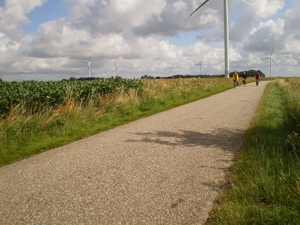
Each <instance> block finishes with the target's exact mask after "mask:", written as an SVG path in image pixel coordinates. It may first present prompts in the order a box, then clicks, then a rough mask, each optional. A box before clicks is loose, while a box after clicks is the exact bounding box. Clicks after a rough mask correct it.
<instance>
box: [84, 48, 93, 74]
mask: <svg viewBox="0 0 300 225" xmlns="http://www.w3.org/2000/svg"><path fill="white" fill-rule="evenodd" d="M92 55H93V53H92V54H91V56H90V58H89V60H88V61H81V62H84V63H86V64H87V66H88V70H89V77H91V58H92Z"/></svg>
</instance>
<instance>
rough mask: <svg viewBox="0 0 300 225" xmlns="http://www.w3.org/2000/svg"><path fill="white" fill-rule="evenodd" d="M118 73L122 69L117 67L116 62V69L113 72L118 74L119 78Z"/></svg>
mask: <svg viewBox="0 0 300 225" xmlns="http://www.w3.org/2000/svg"><path fill="white" fill-rule="evenodd" d="M118 71H121V69H119V68H118V67H117V63H116V61H115V68H114V70H113V72H115V73H116V77H117V76H118Z"/></svg>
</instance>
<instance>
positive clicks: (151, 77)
mask: <svg viewBox="0 0 300 225" xmlns="http://www.w3.org/2000/svg"><path fill="white" fill-rule="evenodd" d="M141 79H154V77H153V76H151V75H147V74H145V75H143V76H141Z"/></svg>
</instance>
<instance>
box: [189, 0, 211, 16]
mask: <svg viewBox="0 0 300 225" xmlns="http://www.w3.org/2000/svg"><path fill="white" fill-rule="evenodd" d="M209 1H210V0H206V1H205V2H203V3H202V4H201V5H200V6H199V7H198V8H197V9H195V11H194V12H192V13H191V15H193V14H194V13H195V12H196V11H198V9H200V8H201V7H202V6H203V5H205V4H206V3H207V2H209ZM191 15H190V16H191Z"/></svg>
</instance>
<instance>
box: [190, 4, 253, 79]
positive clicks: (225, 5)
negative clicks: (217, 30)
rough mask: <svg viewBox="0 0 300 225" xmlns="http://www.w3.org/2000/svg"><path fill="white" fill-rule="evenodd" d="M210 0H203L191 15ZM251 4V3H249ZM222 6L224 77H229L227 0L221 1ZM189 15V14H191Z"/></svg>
mask: <svg viewBox="0 0 300 225" xmlns="http://www.w3.org/2000/svg"><path fill="white" fill-rule="evenodd" d="M209 1H210V0H205V2H203V3H202V4H201V5H200V6H199V7H198V8H197V9H195V11H194V12H192V13H191V15H193V14H194V13H195V12H196V11H197V10H198V9H200V8H201V7H202V6H203V5H204V4H206V3H207V2H209ZM243 1H244V2H246V3H247V4H250V3H249V2H247V1H245V0H243ZM250 5H251V4H250ZM223 7H224V54H225V77H226V78H229V54H228V49H229V31H228V27H229V25H228V0H224V3H223ZM191 15H190V16H191Z"/></svg>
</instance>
